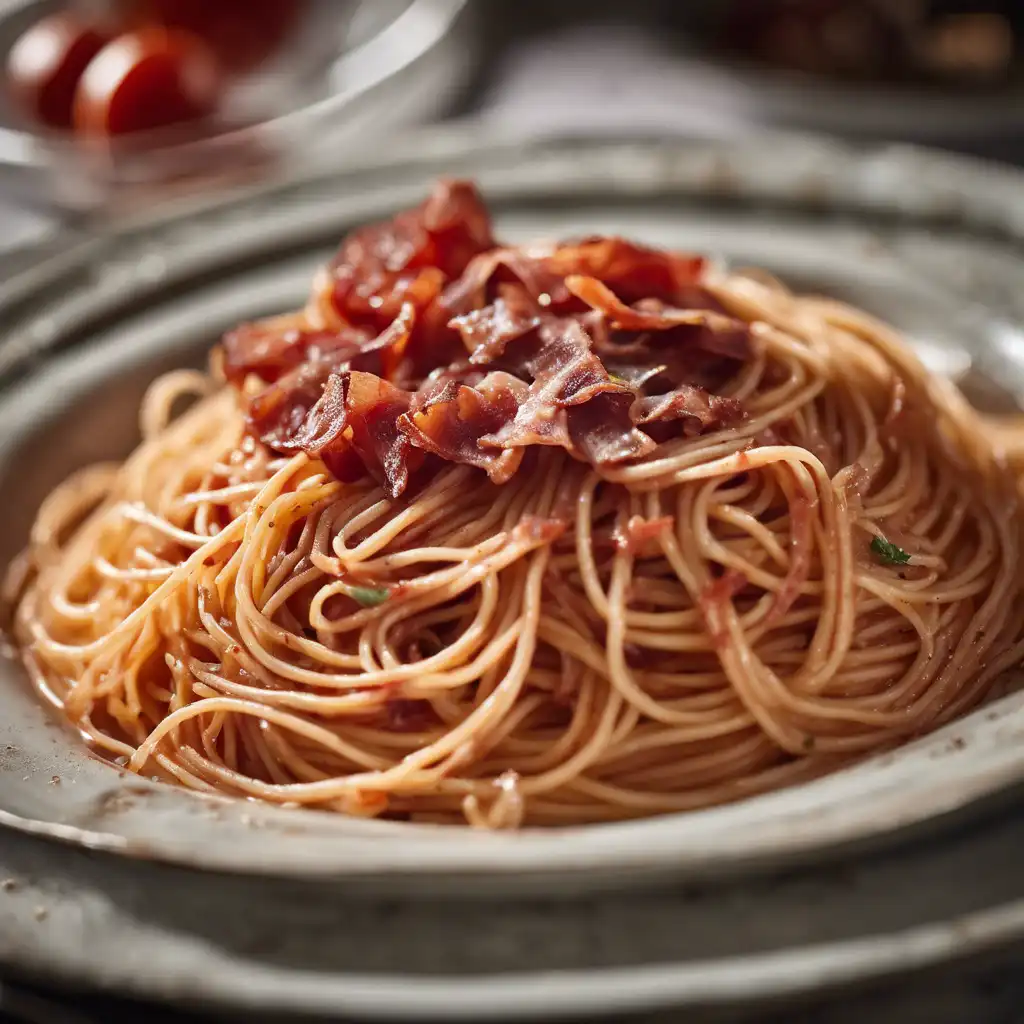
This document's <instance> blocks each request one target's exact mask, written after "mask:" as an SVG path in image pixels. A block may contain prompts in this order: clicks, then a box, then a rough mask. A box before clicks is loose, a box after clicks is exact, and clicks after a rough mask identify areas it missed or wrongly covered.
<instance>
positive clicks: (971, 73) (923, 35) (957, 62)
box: [716, 0, 1024, 86]
mask: <svg viewBox="0 0 1024 1024" xmlns="http://www.w3.org/2000/svg"><path fill="white" fill-rule="evenodd" d="M1022 30H1024V4H1021V3H1020V0H990V2H983V0H976V2H973V3H972V2H965V0H931V2H928V0H732V2H731V3H728V4H727V5H726V13H725V16H724V18H723V23H722V25H721V28H720V30H719V31H718V33H717V40H716V41H717V43H718V45H720V46H721V48H722V49H723V50H724V51H725V52H730V53H734V54H736V55H739V56H742V57H746V58H752V59H755V60H759V61H763V62H765V63H767V64H771V65H774V66H776V67H779V68H786V69H789V70H794V71H802V72H807V73H811V74H821V75H828V76H835V77H839V78H849V79H867V80H886V81H892V82H900V81H931V82H935V83H943V84H956V85H958V86H976V85H992V84H998V83H1001V82H1004V81H1005V80H1006V79H1007V78H1008V77H1009V76H1010V74H1011V73H1012V71H1013V70H1014V65H1015V61H1016V59H1017V58H1018V57H1019V52H1020V37H1021V33H1022Z"/></svg>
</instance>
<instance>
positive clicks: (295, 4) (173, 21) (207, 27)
mask: <svg viewBox="0 0 1024 1024" xmlns="http://www.w3.org/2000/svg"><path fill="white" fill-rule="evenodd" d="M305 6H306V0H120V5H119V10H120V12H121V14H122V15H123V16H124V17H125V18H126V19H127V20H128V21H129V22H131V24H133V25H139V24H145V23H152V24H160V25H164V26H165V27H168V28H180V29H184V30H185V31H187V32H193V33H194V34H195V35H197V36H200V37H201V38H202V39H203V40H205V41H206V42H207V43H208V44H209V45H210V46H211V47H212V48H213V50H214V52H215V53H216V54H217V57H218V59H219V60H220V62H221V64H222V65H223V66H224V67H226V68H229V69H231V70H232V71H247V70H250V69H251V68H253V67H255V66H256V65H257V64H259V63H260V62H261V61H262V60H264V59H266V58H267V57H269V56H270V54H272V53H273V52H274V50H275V49H276V48H277V47H278V46H279V45H280V44H281V43H282V42H283V41H284V39H285V38H286V37H287V35H288V34H289V32H291V31H292V29H293V28H294V27H295V25H296V24H297V23H298V21H299V18H300V17H301V16H302V13H303V10H304V8H305Z"/></svg>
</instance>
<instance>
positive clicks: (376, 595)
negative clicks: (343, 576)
mask: <svg viewBox="0 0 1024 1024" xmlns="http://www.w3.org/2000/svg"><path fill="white" fill-rule="evenodd" d="M348 596H349V597H351V598H352V600H353V601H358V602H359V604H361V605H362V606H363V607H364V608H374V607H376V606H377V605H378V604H383V603H384V602H385V601H386V600H387V599H388V597H389V596H390V593H389V591H388V589H387V587H349V588H348Z"/></svg>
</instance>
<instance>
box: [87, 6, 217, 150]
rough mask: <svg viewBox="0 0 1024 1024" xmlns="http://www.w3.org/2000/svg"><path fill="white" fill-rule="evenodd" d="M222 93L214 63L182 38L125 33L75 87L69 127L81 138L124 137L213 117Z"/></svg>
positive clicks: (164, 32) (160, 31) (202, 47)
mask: <svg viewBox="0 0 1024 1024" xmlns="http://www.w3.org/2000/svg"><path fill="white" fill-rule="evenodd" d="M220 90H221V75H220V72H219V69H218V66H217V61H216V58H215V57H214V55H213V53H212V52H211V51H210V49H209V48H208V47H207V46H206V44H205V43H203V41H202V40H200V39H198V38H196V37H195V36H193V35H191V34H190V33H187V32H178V31H175V30H173V29H166V28H161V27H155V26H154V27H149V28H142V29H139V30H138V31H137V32H127V33H125V34H124V35H121V36H118V37H117V38H116V39H114V40H112V41H111V42H110V43H108V44H107V45H106V46H105V47H104V48H103V49H102V50H100V52H99V53H98V54H97V55H96V56H95V57H94V58H93V60H92V62H91V63H90V64H89V66H88V68H86V70H85V74H83V75H82V78H81V80H80V81H79V83H78V90H77V92H76V94H75V109H74V126H75V131H76V132H79V133H80V134H83V135H91V136H105V135H126V134H129V133H131V132H141V131H150V130H152V129H156V128H164V127H167V126H169V125H174V124H181V123H183V122H187V121H195V120H197V119H199V118H202V117H205V116H207V115H208V114H210V113H212V112H213V110H214V109H215V108H216V105H217V101H218V99H219V96H220Z"/></svg>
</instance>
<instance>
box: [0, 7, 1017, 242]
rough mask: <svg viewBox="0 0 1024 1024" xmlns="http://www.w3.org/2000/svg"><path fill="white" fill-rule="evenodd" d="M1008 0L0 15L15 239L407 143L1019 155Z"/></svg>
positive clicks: (10, 237)
mask: <svg viewBox="0 0 1024 1024" xmlns="http://www.w3.org/2000/svg"><path fill="white" fill-rule="evenodd" d="M1022 32H1024V4H1020V3H1018V2H1016V0H687V2H685V3H683V2H673V0H630V2H629V3H621V2H616V0H604V2H598V0H590V2H583V0H562V2H560V3H557V4H556V3H545V2H542V0H517V2H516V3H514V4H512V3H498V2H493V0H215V2H214V0H28V2H26V0H3V2H0V58H2V59H3V61H4V63H5V65H6V69H7V73H6V78H5V88H4V89H3V90H0V217H3V221H4V230H3V232H2V236H3V240H4V243H5V244H6V245H7V246H12V245H13V246H17V245H21V244H23V243H24V242H26V241H29V240H33V239H38V238H39V237H41V236H44V235H45V234H46V233H47V232H48V231H52V229H53V227H54V225H55V224H57V223H61V222H64V223H67V222H73V221H75V220H76V218H77V219H78V220H79V221H81V219H82V218H88V219H89V220H90V223H96V222H99V223H101V224H102V223H103V222H104V221H105V220H110V219H111V218H116V217H117V216H121V215H124V214H126V213H128V212H130V211H132V210H136V211H137V210H139V209H140V208H142V209H147V210H152V209H153V208H154V205H159V204H160V203H162V202H165V201H168V200H173V199H175V198H179V197H181V196H183V195H186V196H195V195H196V194H200V193H210V192H215V191H217V190H223V189H224V188H230V187H235V186H237V185H239V184H243V183H245V182H248V181H251V180H254V179H260V178H265V177H267V176H274V175H281V174H288V173H290V172H291V171H292V170H294V169H296V168H299V169H307V168H308V167H309V165H310V163H311V162H313V161H316V160H319V159H328V160H332V159H345V158H348V157H352V156H355V157H361V158H364V159H365V158H366V157H367V156H369V155H371V154H376V153H378V152H381V151H383V150H386V148H387V146H388V145H389V144H391V143H393V142H395V141H396V140H400V139H401V138H403V137H404V136H407V135H408V132H409V130H410V129H412V128H414V127H419V126H424V125H431V124H437V123H445V124H449V125H451V126H453V130H455V129H454V126H460V125H461V126H463V128H464V130H473V131H487V132H491V133H498V134H509V133H515V134H544V133H554V134H565V133H586V134H592V133H603V132H606V133H618V134H623V133H630V134H643V135H652V134H654V135H658V134H664V133H684V134H710V135H728V134H736V133H743V132H749V131H751V130H755V129H758V128H774V129H778V128H783V129H792V130H796V131H813V132H825V133H831V134H836V135H843V136H850V137H857V138H863V139H875V140H894V141H900V142H922V143H928V144H932V145H937V146H942V147H945V148H951V149H957V150H963V151H966V152H972V153H978V154H983V155H986V156H991V157H998V158H1002V159H1005V160H1011V161H1017V160H1019V159H1021V158H1024V79H1022V75H1021V50H1022V43H1021V40H1022Z"/></svg>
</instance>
